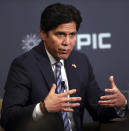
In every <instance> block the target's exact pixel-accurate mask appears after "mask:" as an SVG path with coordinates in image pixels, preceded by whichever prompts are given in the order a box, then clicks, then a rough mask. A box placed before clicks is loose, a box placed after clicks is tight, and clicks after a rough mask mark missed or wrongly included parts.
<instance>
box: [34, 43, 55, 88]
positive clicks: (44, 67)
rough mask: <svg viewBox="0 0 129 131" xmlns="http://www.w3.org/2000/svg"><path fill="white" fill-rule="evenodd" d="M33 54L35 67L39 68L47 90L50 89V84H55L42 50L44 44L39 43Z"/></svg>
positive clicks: (47, 60)
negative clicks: (35, 61)
mask: <svg viewBox="0 0 129 131" xmlns="http://www.w3.org/2000/svg"><path fill="white" fill-rule="evenodd" d="M33 53H34V55H35V58H36V59H37V61H38V62H37V66H39V69H40V71H41V73H42V75H43V78H44V79H45V80H46V82H47V84H48V88H49V89H50V88H51V86H52V84H53V83H55V78H54V74H53V71H52V68H51V63H50V61H49V58H48V56H47V53H46V50H45V48H44V43H43V42H41V43H40V44H39V45H38V46H37V47H35V48H34V49H33Z"/></svg>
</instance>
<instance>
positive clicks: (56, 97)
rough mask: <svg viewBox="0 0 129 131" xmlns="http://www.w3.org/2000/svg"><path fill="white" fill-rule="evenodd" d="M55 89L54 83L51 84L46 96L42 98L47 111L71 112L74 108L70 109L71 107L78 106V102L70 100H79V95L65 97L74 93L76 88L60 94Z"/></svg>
mask: <svg viewBox="0 0 129 131" xmlns="http://www.w3.org/2000/svg"><path fill="white" fill-rule="evenodd" d="M55 90H56V85H55V84H53V85H52V87H51V90H50V92H49V94H48V96H47V97H46V98H45V100H44V102H45V106H46V108H47V111H48V112H59V111H67V112H73V111H74V110H73V109H72V107H78V106H80V103H71V102H75V101H80V100H81V97H67V96H68V95H71V94H74V93H75V92H76V89H72V90H69V91H67V92H64V93H60V94H56V93H55Z"/></svg>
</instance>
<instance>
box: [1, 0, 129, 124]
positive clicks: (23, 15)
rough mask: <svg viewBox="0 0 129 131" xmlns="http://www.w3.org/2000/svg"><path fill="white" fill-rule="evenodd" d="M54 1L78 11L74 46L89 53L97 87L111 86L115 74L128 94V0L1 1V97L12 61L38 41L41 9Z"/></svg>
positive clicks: (86, 119) (118, 82) (88, 119)
mask: <svg viewBox="0 0 129 131" xmlns="http://www.w3.org/2000/svg"><path fill="white" fill-rule="evenodd" d="M55 2H62V3H67V4H73V5H75V6H76V7H77V8H78V9H79V10H80V11H81V15H82V17H83V23H82V25H81V27H80V30H79V33H78V37H77V43H76V47H75V48H76V49H78V50H80V51H81V52H84V53H86V54H87V55H88V56H89V59H90V61H91V63H92V66H93V68H94V72H95V75H96V79H97V81H98V83H99V85H100V87H101V88H102V89H104V88H110V84H109V81H108V78H109V76H110V75H114V78H115V81H116V84H117V85H118V87H119V88H120V90H122V91H123V92H124V93H125V95H127V96H128V89H129V55H128V54H129V53H128V51H129V39H128V38H129V1H128V0H62V1H61V0H28V1H27V0H21V1H18V0H0V60H1V62H0V97H3V94H4V84H5V81H6V78H7V73H8V70H9V66H10V64H11V62H12V60H13V59H14V58H15V57H17V56H19V55H21V54H23V53H24V52H25V51H27V50H29V49H30V48H32V47H33V46H35V45H37V44H38V43H39V41H40V36H39V23H40V15H41V12H42V11H43V9H44V8H45V7H46V6H47V5H49V4H52V3H55ZM85 116H86V117H85V121H88V122H89V121H91V118H90V117H89V115H88V114H87V113H86V114H85Z"/></svg>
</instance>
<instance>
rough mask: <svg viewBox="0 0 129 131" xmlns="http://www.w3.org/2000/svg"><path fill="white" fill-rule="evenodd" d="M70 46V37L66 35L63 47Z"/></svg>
mask: <svg viewBox="0 0 129 131" xmlns="http://www.w3.org/2000/svg"><path fill="white" fill-rule="evenodd" d="M69 44H70V37H69V35H67V36H66V37H65V38H64V40H63V45H64V46H68V45H69Z"/></svg>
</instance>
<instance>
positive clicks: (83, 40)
mask: <svg viewBox="0 0 129 131" xmlns="http://www.w3.org/2000/svg"><path fill="white" fill-rule="evenodd" d="M105 39H106V40H108V41H110V39H111V33H109V32H107V33H106V32H103V33H98V34H97V33H92V34H78V35H77V49H78V50H81V49H82V48H83V47H88V46H89V47H91V48H92V49H93V50H97V49H101V50H104V49H111V47H112V46H111V43H110V42H109V43H107V42H105Z"/></svg>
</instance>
